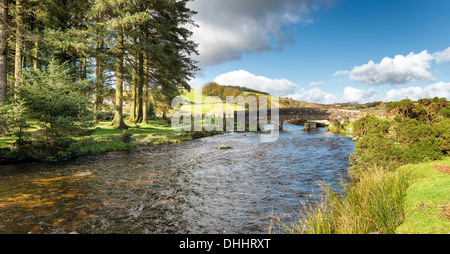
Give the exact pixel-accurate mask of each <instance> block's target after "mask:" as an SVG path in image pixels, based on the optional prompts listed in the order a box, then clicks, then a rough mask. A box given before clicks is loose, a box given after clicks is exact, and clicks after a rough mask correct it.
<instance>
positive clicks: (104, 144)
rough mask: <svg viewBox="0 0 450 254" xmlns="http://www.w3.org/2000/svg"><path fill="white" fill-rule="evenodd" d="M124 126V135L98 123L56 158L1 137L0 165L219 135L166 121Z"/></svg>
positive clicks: (122, 149) (128, 123)
mask: <svg viewBox="0 0 450 254" xmlns="http://www.w3.org/2000/svg"><path fill="white" fill-rule="evenodd" d="M126 124H127V125H128V126H129V129H128V130H127V131H125V132H124V131H122V130H119V129H116V128H114V127H112V126H110V122H99V123H98V124H97V126H96V127H95V129H94V130H93V132H92V134H91V135H89V136H87V137H83V138H77V139H76V141H77V142H76V143H74V146H71V147H69V148H68V149H66V150H65V152H64V153H59V154H58V155H54V154H49V153H48V152H47V151H45V147H30V149H32V150H34V151H33V153H29V151H28V150H17V149H15V147H14V146H13V145H14V142H15V141H16V139H15V138H14V137H5V136H0V163H18V162H28V161H55V160H64V159H70V158H73V157H77V156H83V155H93V154H101V153H105V152H110V151H124V150H129V149H132V148H135V147H142V146H153V145H166V144H176V143H181V142H183V141H190V140H193V139H197V138H201V137H206V136H211V135H215V134H218V132H192V133H191V132H174V130H173V129H172V127H171V125H169V124H167V123H166V121H165V120H151V121H149V122H148V123H141V124H135V123H132V122H126ZM26 149H28V148H26Z"/></svg>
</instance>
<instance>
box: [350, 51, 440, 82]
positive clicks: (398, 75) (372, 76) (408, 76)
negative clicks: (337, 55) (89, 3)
mask: <svg viewBox="0 0 450 254" xmlns="http://www.w3.org/2000/svg"><path fill="white" fill-rule="evenodd" d="M433 59H434V57H433V56H432V55H430V54H428V52H427V51H426V50H425V51H422V52H421V53H419V54H414V53H410V54H409V55H407V56H402V55H397V56H395V58H393V59H392V58H389V57H385V58H384V59H383V60H382V61H381V62H380V63H379V64H375V63H374V62H373V61H370V62H369V63H368V64H365V65H362V66H356V67H354V68H353V70H352V71H350V73H349V74H350V80H353V81H357V82H360V83H364V84H369V85H379V84H391V85H397V84H404V83H407V82H411V81H419V80H420V81H428V82H430V81H434V77H433V74H432V73H431V72H430V71H429V69H430V68H431V62H432V60H433Z"/></svg>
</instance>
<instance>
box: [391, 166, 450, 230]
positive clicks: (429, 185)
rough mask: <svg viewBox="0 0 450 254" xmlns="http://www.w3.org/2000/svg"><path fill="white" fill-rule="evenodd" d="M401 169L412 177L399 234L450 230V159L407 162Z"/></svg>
mask: <svg viewBox="0 0 450 254" xmlns="http://www.w3.org/2000/svg"><path fill="white" fill-rule="evenodd" d="M399 172H400V173H402V174H405V175H407V176H408V177H409V179H410V183H409V188H408V189H407V191H406V197H405V201H406V203H405V212H406V217H405V220H404V222H403V224H402V225H400V226H399V227H398V228H397V229H396V233H399V234H448V233H450V203H449V202H450V158H446V159H444V160H442V161H434V162H427V163H422V164H416V165H406V166H403V167H400V168H399Z"/></svg>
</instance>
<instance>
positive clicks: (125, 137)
mask: <svg viewBox="0 0 450 254" xmlns="http://www.w3.org/2000/svg"><path fill="white" fill-rule="evenodd" d="M132 136H133V133H132V132H131V131H129V130H124V131H123V132H122V134H121V135H120V139H121V140H122V142H123V143H125V144H127V143H130V142H131V137H132Z"/></svg>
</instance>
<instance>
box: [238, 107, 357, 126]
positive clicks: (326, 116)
mask: <svg viewBox="0 0 450 254" xmlns="http://www.w3.org/2000/svg"><path fill="white" fill-rule="evenodd" d="M272 113H275V114H276V110H275V111H274V112H272V110H271V109H267V110H253V111H249V110H246V111H235V112H234V119H235V120H237V121H238V122H239V121H240V120H242V119H243V118H244V117H245V123H246V124H249V125H250V128H251V127H252V126H251V125H252V123H253V127H255V126H256V125H258V126H257V127H256V128H258V127H259V124H257V123H259V122H260V121H267V123H272V124H273V120H275V121H277V123H275V125H278V127H279V128H280V129H283V122H284V121H287V120H291V119H302V120H304V121H305V122H306V123H305V130H308V129H310V128H311V129H315V128H316V126H317V124H323V125H329V124H330V122H329V121H330V120H331V119H333V118H336V119H337V120H339V121H340V122H341V123H343V122H344V121H345V120H346V119H348V120H350V121H352V122H353V121H356V120H358V119H359V118H361V112H360V111H355V110H342V109H330V108H279V109H278V114H276V115H274V116H272ZM255 123H256V124H255Z"/></svg>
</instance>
